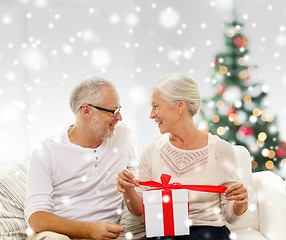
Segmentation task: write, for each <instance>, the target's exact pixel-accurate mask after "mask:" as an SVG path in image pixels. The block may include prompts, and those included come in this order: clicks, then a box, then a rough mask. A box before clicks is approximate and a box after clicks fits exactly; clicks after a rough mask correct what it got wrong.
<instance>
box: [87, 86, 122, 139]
mask: <svg viewBox="0 0 286 240" xmlns="http://www.w3.org/2000/svg"><path fill="white" fill-rule="evenodd" d="M97 106H98V107H101V108H105V109H110V110H114V109H117V108H118V107H119V106H120V104H119V97H118V95H117V93H116V92H115V91H114V90H111V89H109V88H106V87H103V88H102V101H101V103H100V104H97ZM91 108H92V111H93V113H92V118H91V121H90V123H89V125H90V128H91V130H92V132H94V134H96V136H97V137H99V138H110V137H113V135H114V130H115V126H116V124H117V123H118V121H121V120H122V116H121V114H120V112H118V113H117V114H115V115H114V114H112V113H111V112H107V111H104V110H99V109H96V108H93V107H91Z"/></svg>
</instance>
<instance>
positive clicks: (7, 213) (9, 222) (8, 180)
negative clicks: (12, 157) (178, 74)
mask: <svg viewBox="0 0 286 240" xmlns="http://www.w3.org/2000/svg"><path fill="white" fill-rule="evenodd" d="M27 162H28V159H25V160H23V161H22V162H20V163H18V164H16V165H15V166H13V167H12V168H10V169H9V171H8V172H7V174H6V175H4V176H2V177H1V178H0V238H1V239H11V240H12V239H25V238H26V228H27V224H26V222H25V217H24V201H25V193H26V178H27Z"/></svg>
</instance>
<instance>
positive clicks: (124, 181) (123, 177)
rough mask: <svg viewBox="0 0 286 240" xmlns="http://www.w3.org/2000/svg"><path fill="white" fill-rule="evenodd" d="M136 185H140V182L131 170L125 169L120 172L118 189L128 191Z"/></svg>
mask: <svg viewBox="0 0 286 240" xmlns="http://www.w3.org/2000/svg"><path fill="white" fill-rule="evenodd" d="M135 186H136V187H139V183H138V181H137V180H136V179H135V177H134V175H133V174H132V173H131V172H130V171H128V170H127V169H124V170H123V171H122V172H120V173H118V177H117V189H118V191H120V192H122V193H124V192H126V190H128V189H131V188H134V187H135Z"/></svg>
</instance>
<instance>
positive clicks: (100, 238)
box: [90, 222, 124, 240]
mask: <svg viewBox="0 0 286 240" xmlns="http://www.w3.org/2000/svg"><path fill="white" fill-rule="evenodd" d="M91 228H92V229H91V230H90V232H91V239H95V240H104V239H117V237H118V236H119V234H120V233H121V232H124V227H123V226H120V225H118V224H116V223H113V222H97V223H93V224H92V225H91Z"/></svg>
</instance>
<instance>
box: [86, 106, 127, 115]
mask: <svg viewBox="0 0 286 240" xmlns="http://www.w3.org/2000/svg"><path fill="white" fill-rule="evenodd" d="M87 105H88V106H90V107H94V108H96V109H98V110H101V111H105V112H110V113H112V114H113V116H114V117H115V116H116V115H117V114H118V113H119V112H120V109H121V106H119V107H118V108H116V109H114V110H111V109H107V108H102V107H98V106H94V105H92V104H89V103H87ZM81 108H82V106H81Z"/></svg>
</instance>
